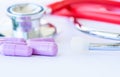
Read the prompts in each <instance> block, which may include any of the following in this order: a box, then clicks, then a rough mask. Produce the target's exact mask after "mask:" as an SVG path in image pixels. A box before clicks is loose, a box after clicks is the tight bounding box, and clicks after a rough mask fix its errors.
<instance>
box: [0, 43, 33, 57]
mask: <svg viewBox="0 0 120 77" xmlns="http://www.w3.org/2000/svg"><path fill="white" fill-rule="evenodd" d="M0 52H1V53H2V54H3V55H7V56H31V55H32V49H31V48H30V47H28V46H27V45H21V44H11V43H3V44H2V45H1V46H0Z"/></svg>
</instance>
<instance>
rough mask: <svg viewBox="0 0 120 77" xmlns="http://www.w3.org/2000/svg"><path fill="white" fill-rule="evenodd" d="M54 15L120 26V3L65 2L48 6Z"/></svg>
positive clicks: (108, 0) (84, 0)
mask: <svg viewBox="0 0 120 77" xmlns="http://www.w3.org/2000/svg"><path fill="white" fill-rule="evenodd" d="M48 7H50V8H51V9H52V14H56V15H62V16H68V17H74V18H85V19H92V20H97V21H104V22H110V23H115V24H120V2H119V1H114V0H104V1H103V0H63V1H59V2H56V3H53V4H50V5H48Z"/></svg>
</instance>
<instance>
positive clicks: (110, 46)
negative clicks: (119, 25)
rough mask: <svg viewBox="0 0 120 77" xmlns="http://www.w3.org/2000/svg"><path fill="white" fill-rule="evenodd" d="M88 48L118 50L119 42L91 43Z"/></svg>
mask: <svg viewBox="0 0 120 77" xmlns="http://www.w3.org/2000/svg"><path fill="white" fill-rule="evenodd" d="M89 49H90V50H107V51H108V50H109V51H119V50H120V43H91V44H90V46H89Z"/></svg>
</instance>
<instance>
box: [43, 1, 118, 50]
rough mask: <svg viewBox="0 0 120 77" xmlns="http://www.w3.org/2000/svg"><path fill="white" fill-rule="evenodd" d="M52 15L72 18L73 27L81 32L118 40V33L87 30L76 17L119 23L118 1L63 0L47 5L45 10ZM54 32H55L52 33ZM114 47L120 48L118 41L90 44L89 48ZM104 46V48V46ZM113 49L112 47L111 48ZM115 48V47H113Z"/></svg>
mask: <svg viewBox="0 0 120 77" xmlns="http://www.w3.org/2000/svg"><path fill="white" fill-rule="evenodd" d="M45 13H50V14H54V15H61V16H67V17H69V18H72V22H73V23H74V24H75V27H76V28H77V29H78V30H80V31H81V32H83V33H87V34H90V35H94V36H99V37H102V38H107V39H111V40H117V41H118V42H119V41H120V33H113V32H106V31H98V30H89V29H87V28H84V26H83V25H81V24H80V23H79V22H78V18H84V19H90V20H96V21H102V22H108V23H114V24H120V14H119V13H120V2H119V1H114V0H104V1H102V0H63V1H58V2H55V3H53V4H49V5H48V6H47V11H46V12H45ZM54 34H55V33H54ZM100 47H102V48H101V49H105V48H106V47H114V48H117V50H118V49H120V43H114V44H113V43H112V44H92V45H91V48H90V49H100ZM104 47H105V48H104ZM112 50H114V49H112ZM115 50H116V49H115Z"/></svg>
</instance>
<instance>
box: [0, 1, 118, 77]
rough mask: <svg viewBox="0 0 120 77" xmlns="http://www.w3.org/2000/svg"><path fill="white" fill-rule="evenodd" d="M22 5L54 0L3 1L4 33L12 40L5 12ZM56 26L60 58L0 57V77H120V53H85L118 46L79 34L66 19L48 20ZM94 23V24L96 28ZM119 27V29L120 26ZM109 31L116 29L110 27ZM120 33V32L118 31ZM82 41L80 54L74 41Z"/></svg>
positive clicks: (0, 18) (1, 22)
mask: <svg viewBox="0 0 120 77" xmlns="http://www.w3.org/2000/svg"><path fill="white" fill-rule="evenodd" d="M18 2H34V3H38V4H43V5H46V4H48V3H52V2H54V0H48V1H47V0H27V1H26V0H1V1H0V26H1V28H0V32H2V33H5V34H6V35H7V36H9V34H10V33H9V32H10V29H11V23H10V20H9V18H8V17H7V16H6V14H5V9H6V8H7V7H8V6H9V5H11V4H14V3H18ZM46 19H47V20H48V21H50V22H51V23H53V24H55V26H56V27H57V30H58V35H56V37H55V40H56V43H57V44H58V48H59V51H58V55H57V56H56V57H46V56H32V57H11V56H3V55H0V77H120V51H88V52H87V53H80V52H82V51H84V52H85V51H87V50H86V49H82V48H81V47H83V46H84V45H85V43H86V40H87V41H89V42H114V41H110V40H106V39H99V38H97V37H91V36H89V35H86V34H83V33H81V32H79V31H78V30H76V28H75V27H74V25H73V23H72V22H70V21H69V19H67V18H65V17H59V16H48V17H47V18H46ZM80 22H81V23H83V24H84V25H102V26H106V25H110V26H115V24H108V23H103V22H95V21H88V20H83V19H81V20H80ZM93 23H94V24H93ZM116 26H118V25H116ZM109 29H113V28H112V27H109ZM118 30H120V29H119V28H118ZM74 37H79V38H81V40H82V41H81V40H79V41H78V42H80V44H79V45H80V48H79V49H78V51H74V50H72V47H71V46H70V43H71V39H72V38H74Z"/></svg>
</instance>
